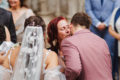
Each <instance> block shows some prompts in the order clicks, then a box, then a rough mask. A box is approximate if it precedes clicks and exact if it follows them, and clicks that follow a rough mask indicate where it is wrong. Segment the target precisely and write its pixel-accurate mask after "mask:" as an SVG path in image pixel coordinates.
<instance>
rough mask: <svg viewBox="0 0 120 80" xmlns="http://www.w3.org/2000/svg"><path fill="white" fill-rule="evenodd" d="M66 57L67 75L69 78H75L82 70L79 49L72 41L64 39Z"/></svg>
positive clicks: (69, 79) (63, 47)
mask: <svg viewBox="0 0 120 80" xmlns="http://www.w3.org/2000/svg"><path fill="white" fill-rule="evenodd" d="M61 48H62V51H63V55H64V57H65V65H66V69H65V75H66V78H67V80H75V79H76V78H77V77H78V76H79V75H80V72H81V70H82V65H81V61H80V55H79V51H78V50H77V48H76V47H74V46H73V45H72V44H71V43H70V42H68V41H67V40H64V41H63V42H62V44H61Z"/></svg>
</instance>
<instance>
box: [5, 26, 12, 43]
mask: <svg viewBox="0 0 120 80" xmlns="http://www.w3.org/2000/svg"><path fill="white" fill-rule="evenodd" d="M5 33H6V41H11V38H10V32H9V30H8V28H7V27H5Z"/></svg>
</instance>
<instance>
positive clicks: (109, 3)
mask: <svg viewBox="0 0 120 80" xmlns="http://www.w3.org/2000/svg"><path fill="white" fill-rule="evenodd" d="M118 3H119V0H85V11H86V13H87V14H88V15H89V16H90V17H91V18H92V25H91V27H90V30H91V31H92V32H93V33H95V34H96V35H98V36H100V37H101V38H103V39H104V40H105V41H106V42H107V44H108V47H109V50H110V53H111V57H112V68H114V69H116V68H115V67H113V66H115V65H116V66H117V65H118V64H116V62H115V61H114V58H115V47H114V41H115V38H114V37H112V36H111V35H110V34H109V32H108V27H109V21H110V17H111V14H112V12H113V10H114V8H115V7H117V6H119V4H118ZM114 69H113V72H112V73H113V79H114V78H115V72H114ZM117 72H118V71H117ZM117 80H118V79H117Z"/></svg>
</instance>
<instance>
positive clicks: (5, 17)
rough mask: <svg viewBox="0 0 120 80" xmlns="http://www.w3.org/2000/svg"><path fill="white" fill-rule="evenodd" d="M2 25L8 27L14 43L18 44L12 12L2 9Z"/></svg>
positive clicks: (0, 21) (0, 20) (0, 12)
mask: <svg viewBox="0 0 120 80" xmlns="http://www.w3.org/2000/svg"><path fill="white" fill-rule="evenodd" d="M0 24H1V25H5V26H7V28H8V30H9V32H10V35H11V40H12V42H14V43H16V32H15V25H14V22H13V18H12V13H11V12H10V11H7V10H5V9H2V8H0Z"/></svg>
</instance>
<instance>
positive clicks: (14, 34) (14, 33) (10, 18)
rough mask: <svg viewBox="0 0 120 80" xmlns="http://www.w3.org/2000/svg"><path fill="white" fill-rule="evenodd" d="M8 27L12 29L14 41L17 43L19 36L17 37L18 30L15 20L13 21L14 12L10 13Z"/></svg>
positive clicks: (11, 33)
mask: <svg viewBox="0 0 120 80" xmlns="http://www.w3.org/2000/svg"><path fill="white" fill-rule="evenodd" d="M8 29H9V31H10V35H11V40H12V42H14V43H16V42H17V38H16V31H15V25H14V22H13V17H12V13H10V17H9V21H8Z"/></svg>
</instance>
